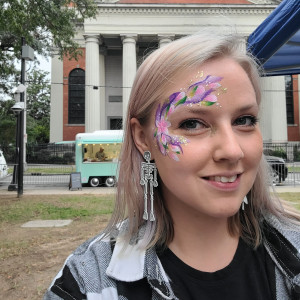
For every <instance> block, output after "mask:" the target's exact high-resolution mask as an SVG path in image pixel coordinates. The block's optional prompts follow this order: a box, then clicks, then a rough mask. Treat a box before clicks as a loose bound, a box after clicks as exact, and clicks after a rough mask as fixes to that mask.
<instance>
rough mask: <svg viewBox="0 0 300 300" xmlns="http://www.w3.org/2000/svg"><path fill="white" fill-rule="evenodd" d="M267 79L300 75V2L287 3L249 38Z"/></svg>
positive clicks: (252, 51)
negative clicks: (277, 76)
mask: <svg viewBox="0 0 300 300" xmlns="http://www.w3.org/2000/svg"><path fill="white" fill-rule="evenodd" d="M247 50H248V51H250V52H251V53H252V54H253V55H254V56H256V57H257V58H258V60H259V61H260V62H261V64H262V66H263V68H264V70H265V73H266V75H267V76H275V75H291V74H300V0H283V1H282V2H281V3H280V4H279V5H278V6H277V7H276V9H274V11H273V12H272V13H271V14H270V15H269V16H268V17H267V18H266V19H265V20H264V21H263V22H262V23H261V24H260V25H259V26H258V27H257V28H256V30H255V31H254V32H253V33H252V34H251V35H250V36H249V38H248V45H247Z"/></svg>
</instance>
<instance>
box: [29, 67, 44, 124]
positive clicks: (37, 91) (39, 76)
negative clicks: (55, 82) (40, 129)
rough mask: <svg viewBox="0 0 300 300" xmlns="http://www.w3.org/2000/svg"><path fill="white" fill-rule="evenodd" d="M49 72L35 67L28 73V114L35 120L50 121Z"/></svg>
mask: <svg viewBox="0 0 300 300" xmlns="http://www.w3.org/2000/svg"><path fill="white" fill-rule="evenodd" d="M48 74H49V73H48V72H45V71H41V70H37V69H33V70H32V72H30V73H29V74H28V78H27V85H28V87H27V90H26V94H27V97H26V103H27V115H28V116H30V117H32V118H33V119H35V120H39V121H43V123H44V124H45V125H47V124H49V122H50V83H49V81H48V79H47V76H48Z"/></svg>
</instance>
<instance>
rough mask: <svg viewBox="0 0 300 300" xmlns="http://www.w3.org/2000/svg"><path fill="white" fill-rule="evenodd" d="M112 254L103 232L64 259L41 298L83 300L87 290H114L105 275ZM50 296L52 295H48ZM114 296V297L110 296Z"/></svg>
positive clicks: (97, 292)
mask: <svg viewBox="0 0 300 300" xmlns="http://www.w3.org/2000/svg"><path fill="white" fill-rule="evenodd" d="M111 256H112V249H111V242H110V237H107V236H105V235H104V234H103V233H101V234H99V235H97V236H95V237H94V238H92V239H90V240H88V241H86V242H85V243H83V244H82V245H80V246H79V247H78V248H77V249H76V250H75V251H74V252H73V253H72V254H71V255H70V256H69V257H68V258H67V259H66V261H65V263H64V265H63V267H62V269H61V270H60V271H59V273H58V274H57V276H56V277H55V278H54V280H53V282H52V284H51V286H50V287H49V290H48V292H47V294H48V295H49V296H48V298H47V294H46V296H45V298H44V299H52V298H51V297H52V296H53V294H55V295H57V296H59V297H60V298H59V299H71V298H68V297H70V295H71V296H72V297H73V298H72V299H86V295H88V294H89V293H96V294H101V293H102V291H103V289H105V288H109V289H110V288H111V289H113V290H114V288H113V287H114V286H115V283H114V282H113V281H112V280H111V279H110V278H109V277H108V276H107V275H106V269H107V267H108V264H109V262H110V259H111ZM50 295H51V296H50ZM111 299H114V298H111Z"/></svg>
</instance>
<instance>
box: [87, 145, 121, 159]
mask: <svg viewBox="0 0 300 300" xmlns="http://www.w3.org/2000/svg"><path fill="white" fill-rule="evenodd" d="M121 145H122V144H121V143H110V144H103V143H101V144H82V160H83V162H88V163H90V162H117V161H118V159H119V154H120V150H121Z"/></svg>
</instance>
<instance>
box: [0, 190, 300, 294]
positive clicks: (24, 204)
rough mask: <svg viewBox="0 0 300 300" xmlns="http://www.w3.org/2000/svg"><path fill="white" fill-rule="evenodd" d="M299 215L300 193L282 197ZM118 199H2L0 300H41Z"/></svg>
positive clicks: (104, 220) (105, 221)
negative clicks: (43, 222)
mask: <svg viewBox="0 0 300 300" xmlns="http://www.w3.org/2000/svg"><path fill="white" fill-rule="evenodd" d="M279 196H280V197H281V198H282V199H285V200H287V201H291V202H293V203H295V205H296V207H297V208H298V209H300V193H281V194H279ZM113 203H114V195H105V196H103V195H77V196H74V195H63V196H62V195H59V196H58V195H43V196H37V195H23V197H22V198H16V197H15V196H11V195H9V196H5V195H0V264H1V269H0V286H1V296H2V297H1V299H6V300H15V299H23V300H29V299H30V300H38V299H42V296H43V294H44V293H45V290H46V288H47V287H48V286H49V284H50V282H51V280H52V279H53V278H54V276H55V275H56V274H57V272H58V271H59V269H60V268H61V266H62V265H63V263H64V261H65V259H66V257H67V256H68V255H69V254H70V253H71V252H72V251H73V250H74V249H75V248H77V247H78V245H80V244H81V243H83V242H84V241H86V240H87V239H89V238H91V237H93V236H95V235H96V234H98V233H99V232H100V231H101V230H102V229H103V228H104V227H105V225H106V224H107V222H108V220H109V217H110V215H111V212H112V209H113ZM38 219H47V220H49V219H72V220H73V222H72V223H71V224H70V225H69V226H65V227H57V228H23V227H21V225H22V224H24V223H25V222H27V221H31V220H38Z"/></svg>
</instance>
